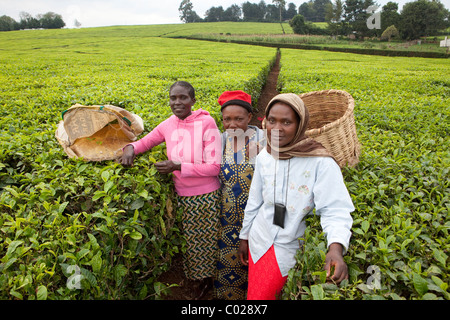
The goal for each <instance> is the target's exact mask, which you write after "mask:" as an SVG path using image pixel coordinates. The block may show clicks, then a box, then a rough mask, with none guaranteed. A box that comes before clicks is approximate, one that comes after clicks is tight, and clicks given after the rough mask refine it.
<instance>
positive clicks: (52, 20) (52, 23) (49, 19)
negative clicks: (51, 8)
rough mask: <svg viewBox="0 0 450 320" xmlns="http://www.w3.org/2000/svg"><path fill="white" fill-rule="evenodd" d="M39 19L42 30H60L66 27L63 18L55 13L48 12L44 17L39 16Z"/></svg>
mask: <svg viewBox="0 0 450 320" xmlns="http://www.w3.org/2000/svg"><path fill="white" fill-rule="evenodd" d="M37 17H38V19H39V24H40V25H41V28H44V29H60V28H63V27H64V26H65V25H66V23H65V22H64V20H63V18H62V16H61V15H60V14H57V13H54V12H47V13H44V14H42V15H41V14H39V15H37Z"/></svg>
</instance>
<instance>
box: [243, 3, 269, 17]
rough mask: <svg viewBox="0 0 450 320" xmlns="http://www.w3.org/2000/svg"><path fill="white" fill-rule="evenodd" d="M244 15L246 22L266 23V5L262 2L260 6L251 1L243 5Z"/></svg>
mask: <svg viewBox="0 0 450 320" xmlns="http://www.w3.org/2000/svg"><path fill="white" fill-rule="evenodd" d="M242 13H243V15H244V21H264V18H265V14H266V4H265V3H264V1H261V2H260V3H259V4H256V3H250V2H249V1H247V2H244V3H243V4H242Z"/></svg>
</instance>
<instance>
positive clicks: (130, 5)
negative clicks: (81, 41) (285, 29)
mask: <svg viewBox="0 0 450 320" xmlns="http://www.w3.org/2000/svg"><path fill="white" fill-rule="evenodd" d="M246 1H249V2H251V3H258V2H260V0H191V2H192V4H193V5H194V11H195V12H197V14H198V15H199V16H200V17H202V18H203V17H204V16H205V12H206V11H207V10H208V9H209V8H211V7H218V6H222V7H223V8H224V9H226V8H228V7H229V6H231V5H232V4H238V5H241V4H242V3H244V2H246ZM389 1H393V2H396V3H398V4H399V10H401V8H402V7H403V5H404V4H405V3H407V2H411V1H413V0H376V2H377V3H378V4H379V5H381V6H383V5H385V4H386V3H387V2H389ZM290 2H292V3H294V4H295V5H296V6H297V8H298V7H299V6H300V5H301V4H302V3H303V2H307V0H286V3H290ZM441 2H442V3H443V4H444V6H445V7H446V8H447V9H450V0H441ZM180 3H181V0H157V1H155V0H0V16H2V15H7V16H10V17H11V18H13V19H15V20H16V21H19V20H20V18H19V14H20V12H22V11H24V12H28V13H30V14H31V15H32V16H36V15H37V14H40V13H46V12H49V11H52V12H55V13H58V14H60V15H62V17H63V20H64V21H65V23H66V27H68V28H72V27H74V21H75V19H76V20H78V21H79V22H80V23H81V27H82V28H83V27H100V26H113V25H142V24H167V23H181V21H180V18H179V12H178V8H179V6H180ZM265 3H266V4H271V3H272V0H265Z"/></svg>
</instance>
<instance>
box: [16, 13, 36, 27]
mask: <svg viewBox="0 0 450 320" xmlns="http://www.w3.org/2000/svg"><path fill="white" fill-rule="evenodd" d="M19 18H20V22H19V25H20V29H37V28H40V27H41V24H40V23H39V20H38V19H36V18H33V16H32V15H31V14H29V13H28V12H25V11H22V12H21V13H20V14H19Z"/></svg>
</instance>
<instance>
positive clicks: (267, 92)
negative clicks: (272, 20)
mask: <svg viewBox="0 0 450 320" xmlns="http://www.w3.org/2000/svg"><path fill="white" fill-rule="evenodd" d="M279 73H280V53H279V52H278V53H277V58H276V61H275V64H274V65H273V67H272V69H271V70H270V72H269V75H268V77H267V81H266V84H265V85H264V87H263V89H262V91H261V96H260V97H259V100H258V106H257V110H256V111H255V113H254V114H253V117H252V120H251V121H250V124H251V125H254V126H257V127H259V128H261V121H262V119H263V118H264V110H265V108H266V106H267V104H268V103H269V101H270V100H271V99H272V98H273V97H274V96H276V95H277V94H278V93H279V92H278V90H277V83H278V75H279ZM157 281H159V282H162V283H164V284H169V285H170V284H176V285H177V286H175V287H172V288H170V293H169V294H168V295H166V296H165V297H164V299H165V300H190V299H191V293H192V287H191V286H190V284H189V280H188V279H186V277H185V275H184V272H183V262H182V256H181V254H177V255H175V256H174V258H173V260H172V266H171V267H170V269H169V270H168V271H166V272H164V273H163V274H162V275H161V276H160V277H159V278H158V280H157ZM213 298H214V297H213V294H212V292H210V293H209V294H208V295H206V296H205V297H204V298H203V299H204V300H212V299H213Z"/></svg>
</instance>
